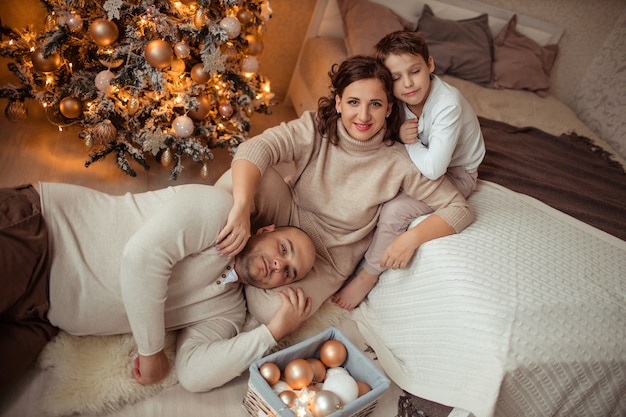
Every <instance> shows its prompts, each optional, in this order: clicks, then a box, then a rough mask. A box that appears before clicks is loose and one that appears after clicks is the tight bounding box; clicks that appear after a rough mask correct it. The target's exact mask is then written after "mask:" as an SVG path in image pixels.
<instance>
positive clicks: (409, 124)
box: [398, 118, 418, 145]
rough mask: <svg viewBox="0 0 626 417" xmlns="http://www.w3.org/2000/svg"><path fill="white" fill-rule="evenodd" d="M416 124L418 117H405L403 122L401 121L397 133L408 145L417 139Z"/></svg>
mask: <svg viewBox="0 0 626 417" xmlns="http://www.w3.org/2000/svg"><path fill="white" fill-rule="evenodd" d="M417 124H418V119H415V118H413V119H407V120H406V121H405V122H404V123H402V126H400V132H399V134H398V136H399V137H400V141H402V143H404V144H405V145H408V144H411V143H415V142H416V141H417Z"/></svg>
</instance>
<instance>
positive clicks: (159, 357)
mask: <svg viewBox="0 0 626 417" xmlns="http://www.w3.org/2000/svg"><path fill="white" fill-rule="evenodd" d="M169 372H170V363H169V361H168V360H167V356H165V352H163V351H160V352H157V353H155V354H154V355H150V356H142V355H139V356H137V357H136V358H135V367H134V368H133V377H135V380H136V381H137V382H139V383H140V384H141V385H149V384H156V383H157V382H161V381H162V380H163V379H165V377H166V376H167V374H169Z"/></svg>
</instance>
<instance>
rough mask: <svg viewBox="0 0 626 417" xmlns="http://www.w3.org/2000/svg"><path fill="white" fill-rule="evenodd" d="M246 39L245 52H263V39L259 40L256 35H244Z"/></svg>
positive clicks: (250, 53) (259, 53) (258, 53)
mask: <svg viewBox="0 0 626 417" xmlns="http://www.w3.org/2000/svg"><path fill="white" fill-rule="evenodd" d="M246 41H247V42H248V45H247V46H246V50H245V52H246V54H248V55H261V54H262V53H263V49H264V45H263V41H261V40H260V39H259V38H258V37H257V36H256V35H246ZM252 72H254V71H252Z"/></svg>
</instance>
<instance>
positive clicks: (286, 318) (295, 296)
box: [267, 287, 311, 341]
mask: <svg viewBox="0 0 626 417" xmlns="http://www.w3.org/2000/svg"><path fill="white" fill-rule="evenodd" d="M278 296H279V297H280V307H278V310H276V313H274V315H273V316H272V319H271V320H270V322H269V323H268V324H267V328H268V329H269V330H270V332H271V333H272V336H274V340H276V341H279V340H281V339H282V338H283V337H285V336H287V335H289V334H291V333H293V332H294V331H296V330H297V329H298V327H300V325H301V324H302V322H303V321H304V320H306V319H307V318H308V317H309V314H310V313H311V299H310V298H309V297H306V296H305V295H304V291H302V288H296V289H295V290H294V289H293V288H291V287H286V288H285V289H284V290H281V291H279V292H278Z"/></svg>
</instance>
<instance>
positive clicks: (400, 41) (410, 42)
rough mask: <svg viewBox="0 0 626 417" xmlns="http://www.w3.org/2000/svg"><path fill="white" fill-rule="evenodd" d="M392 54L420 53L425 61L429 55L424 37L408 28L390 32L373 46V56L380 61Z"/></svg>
mask: <svg viewBox="0 0 626 417" xmlns="http://www.w3.org/2000/svg"><path fill="white" fill-rule="evenodd" d="M392 54H393V55H399V54H411V55H420V56H421V57H422V58H424V61H426V62H428V57H429V56H430V54H429V53H428V45H427V44H426V39H424V37H423V36H422V35H421V34H420V33H418V32H411V31H408V30H400V31H397V32H391V33H389V34H387V35H385V37H383V38H382V39H381V40H379V41H378V43H377V44H376V45H375V46H374V57H376V59H378V60H379V61H381V62H384V61H385V60H386V59H387V58H388V57H389V55H392Z"/></svg>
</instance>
